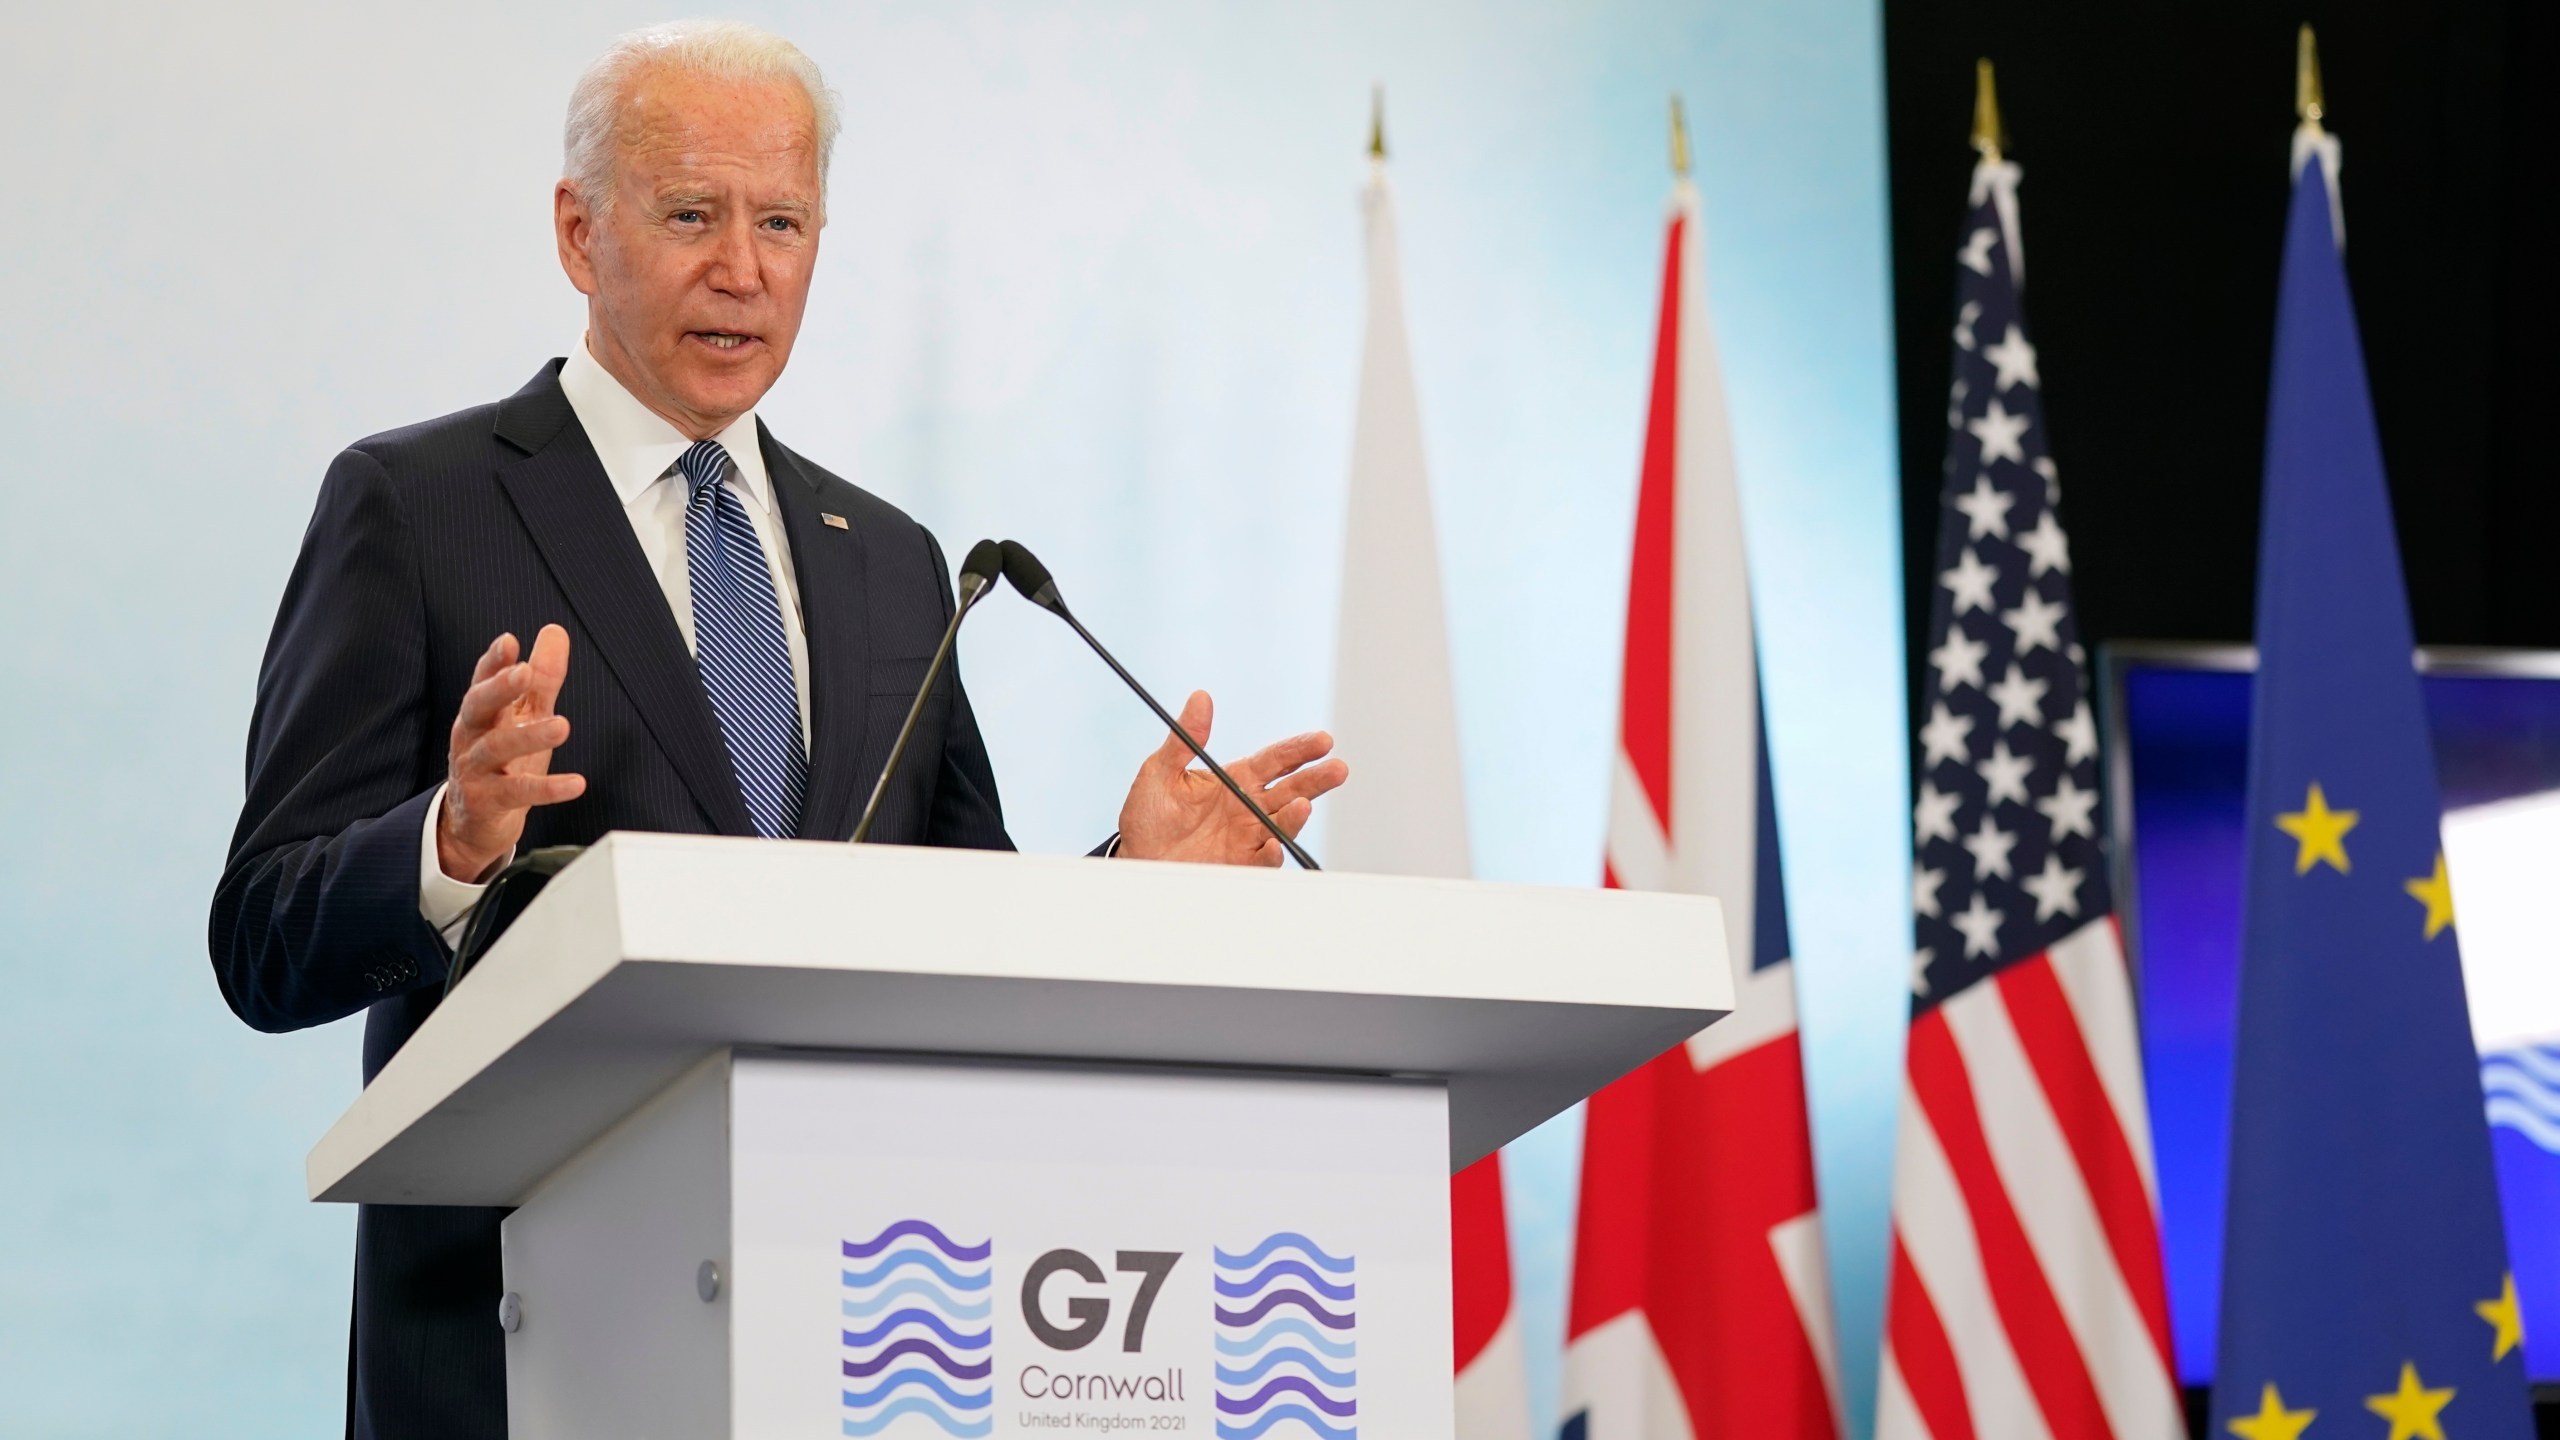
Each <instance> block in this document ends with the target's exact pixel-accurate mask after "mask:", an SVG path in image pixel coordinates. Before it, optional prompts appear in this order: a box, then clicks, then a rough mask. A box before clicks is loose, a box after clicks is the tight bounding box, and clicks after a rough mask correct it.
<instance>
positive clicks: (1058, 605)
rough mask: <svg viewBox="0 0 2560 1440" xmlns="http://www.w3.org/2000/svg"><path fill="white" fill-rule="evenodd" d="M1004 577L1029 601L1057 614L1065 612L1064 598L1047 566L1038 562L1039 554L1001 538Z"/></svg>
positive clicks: (1017, 543) (1016, 542)
mask: <svg viewBox="0 0 2560 1440" xmlns="http://www.w3.org/2000/svg"><path fill="white" fill-rule="evenodd" d="M1004 578H1005V579H1007V580H1010V581H1012V582H1013V588H1014V589H1016V590H1019V591H1021V592H1022V594H1023V597H1024V598H1025V599H1027V600H1029V601H1030V602H1031V603H1032V604H1034V605H1037V606H1039V607H1040V608H1041V609H1043V610H1053V611H1056V612H1057V613H1058V614H1060V615H1064V614H1066V613H1067V602H1066V601H1065V600H1064V599H1061V598H1060V597H1059V595H1058V582H1057V581H1055V580H1052V579H1050V578H1049V567H1048V566H1046V565H1043V564H1041V563H1040V557H1039V556H1037V555H1034V554H1032V553H1031V552H1030V551H1028V550H1026V549H1024V548H1022V545H1021V543H1020V542H1019V541H1014V540H1007V541H1006V542H1004Z"/></svg>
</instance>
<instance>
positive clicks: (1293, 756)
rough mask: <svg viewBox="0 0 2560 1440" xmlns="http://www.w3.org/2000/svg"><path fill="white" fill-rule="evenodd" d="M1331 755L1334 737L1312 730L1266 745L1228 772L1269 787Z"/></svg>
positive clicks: (1246, 780)
mask: <svg viewBox="0 0 2560 1440" xmlns="http://www.w3.org/2000/svg"><path fill="white" fill-rule="evenodd" d="M1332 753H1333V737H1332V736H1331V735H1328V734H1326V733H1325V732H1323V731H1322V730H1310V731H1308V732H1307V733H1306V734H1304V735H1292V736H1290V737H1289V738H1288V739H1286V740H1279V741H1274V742H1273V743H1271V744H1269V745H1265V746H1263V747H1262V748H1261V749H1259V750H1256V751H1254V752H1253V753H1252V754H1250V755H1247V756H1246V757H1244V758H1243V759H1242V760H1239V761H1237V762H1236V763H1235V764H1233V765H1230V766H1228V767H1227V769H1228V770H1230V771H1231V772H1233V773H1234V775H1235V777H1236V778H1237V779H1239V780H1242V781H1244V782H1245V783H1246V784H1248V785H1268V784H1270V783H1271V782H1272V781H1274V780H1276V779H1278V778H1280V777H1281V776H1283V775H1286V774H1288V773H1289V772H1290V771H1292V770H1295V769H1297V768H1298V767H1299V766H1301V765H1305V764H1308V763H1310V762H1312V761H1316V760H1321V759H1323V758H1324V757H1325V756H1327V755H1330V754H1332ZM1336 783H1339V782H1336ZM1325 788H1326V789H1328V790H1329V789H1331V788H1333V787H1332V786H1326V787H1325ZM1318 793H1322V792H1318Z"/></svg>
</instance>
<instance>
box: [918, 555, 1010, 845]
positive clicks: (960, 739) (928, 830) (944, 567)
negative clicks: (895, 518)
mask: <svg viewBox="0 0 2560 1440" xmlns="http://www.w3.org/2000/svg"><path fill="white" fill-rule="evenodd" d="M924 543H925V545H926V546H927V547H928V548H929V549H931V550H932V552H933V580H934V585H935V587H936V588H937V589H938V590H940V592H941V594H942V596H943V602H942V618H943V620H944V622H945V623H948V622H949V621H950V619H951V605H952V601H951V598H950V597H951V567H950V566H949V565H948V564H946V563H945V562H944V560H943V558H942V546H941V545H940V544H938V543H937V542H936V541H935V540H934V538H933V534H932V532H931V531H927V532H926V533H925V537H924ZM943 683H945V684H947V685H949V686H950V687H951V723H950V724H949V725H947V726H946V727H944V729H943V740H942V766H941V773H940V774H939V775H937V776H936V777H935V779H934V785H933V813H932V815H931V817H930V818H929V819H928V820H927V821H926V822H925V843H926V844H928V845H949V846H953V847H955V848H958V849H964V850H1010V849H1012V848H1013V837H1012V836H1010V835H1007V834H1006V833H1005V829H1004V805H1003V802H1002V801H1000V800H998V799H997V798H996V772H995V766H994V764H993V763H992V762H991V761H989V760H988V759H987V742H986V739H985V737H983V736H981V735H980V734H979V733H978V717H977V714H976V713H975V712H974V711H972V710H970V708H969V691H968V688H967V687H966V686H963V685H962V684H961V683H960V652H959V649H958V648H957V646H955V647H954V648H953V650H952V652H951V669H950V673H949V674H948V676H946V677H945V680H944V682H943Z"/></svg>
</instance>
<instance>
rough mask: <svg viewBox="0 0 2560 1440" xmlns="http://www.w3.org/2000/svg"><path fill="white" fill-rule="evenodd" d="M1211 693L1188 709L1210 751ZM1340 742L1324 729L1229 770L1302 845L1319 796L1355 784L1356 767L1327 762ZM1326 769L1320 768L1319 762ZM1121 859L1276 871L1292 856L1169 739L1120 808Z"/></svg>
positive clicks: (1186, 722)
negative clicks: (1270, 867)
mask: <svg viewBox="0 0 2560 1440" xmlns="http://www.w3.org/2000/svg"><path fill="white" fill-rule="evenodd" d="M1209 718H1210V703H1209V692H1207V691H1205V690H1194V691H1192V692H1191V698H1190V699H1189V700H1188V701H1185V702H1184V703H1183V706H1182V715H1181V720H1182V728H1183V729H1185V730H1187V731H1189V732H1190V733H1191V738H1192V739H1194V740H1197V741H1199V742H1200V744H1201V745H1202V746H1203V747H1206V746H1207V745H1208V743H1209ZM1332 753H1333V737H1332V736H1330V735H1327V734H1325V733H1324V732H1323V731H1321V730H1315V731H1310V732H1308V733H1307V734H1304V735H1294V736H1291V737H1290V738H1289V739H1286V740H1282V741H1279V742H1278V743H1276V744H1271V745H1266V746H1264V747H1263V748H1261V749H1260V750H1257V751H1255V752H1254V753H1252V754H1251V755H1248V756H1246V757H1245V758H1243V759H1242V760H1238V761H1236V762H1235V763H1234V764H1232V765H1229V766H1228V767H1227V773H1229V774H1231V775H1233V776H1235V777H1236V783H1237V784H1239V785H1242V786H1243V787H1244V790H1245V793H1246V794H1248V795H1251V796H1252V797H1253V798H1254V799H1255V800H1256V801H1258V802H1260V804H1261V805H1262V808H1263V809H1265V810H1267V811H1269V812H1271V818H1272V819H1273V820H1274V821H1276V822H1277V823H1278V824H1279V826H1280V828H1281V829H1282V830H1284V831H1286V832H1288V835H1289V838H1290V839H1292V840H1294V839H1296V838H1298V832H1299V831H1300V830H1303V829H1305V828H1306V824H1307V818H1308V817H1309V816H1311V815H1313V814H1314V813H1315V801H1316V797H1317V796H1319V795H1322V794H1324V793H1325V792H1326V791H1328V790H1331V789H1333V788H1335V787H1336V786H1338V785H1340V784H1341V783H1342V782H1343V781H1345V780H1347V779H1349V778H1350V777H1351V767H1350V766H1348V765H1345V764H1344V763H1342V762H1341V761H1339V760H1327V759H1325V757H1326V756H1328V755H1330V754H1332ZM1319 762H1321V763H1319ZM1120 853H1121V854H1122V855H1123V856H1126V857H1128V858H1131V859H1137V860H1192V861H1198V862H1200V863H1202V864H1209V865H1277V864H1279V863H1280V861H1281V859H1282V857H1283V856H1284V855H1286V853H1287V852H1286V851H1284V850H1282V849H1281V848H1280V842H1279V841H1277V840H1274V839H1272V838H1271V832H1270V831H1268V830H1265V829H1263V828H1262V822H1261V821H1259V820H1256V819H1254V818H1253V816H1252V815H1251V814H1249V813H1247V812H1246V810H1245V808H1244V807H1243V806H1241V805H1239V804H1237V803H1236V797H1235V796H1233V795H1230V794H1228V793H1227V787H1226V786H1224V785H1221V784H1219V783H1218V777H1217V776H1215V775H1212V774H1210V773H1209V772H1208V771H1206V770H1195V769H1193V768H1191V750H1190V747H1188V746H1186V745H1184V744H1183V743H1182V740H1181V738H1180V737H1179V736H1175V735H1167V736H1165V737H1164V744H1163V745H1161V746H1159V747H1157V749H1156V752H1155V753H1154V754H1153V755H1150V756H1148V757H1147V761H1146V763H1145V764H1143V765H1141V766H1139V767H1138V778H1137V779H1136V780H1134V781H1132V782H1130V785H1129V798H1128V800H1127V801H1125V802H1124V803H1123V804H1122V805H1121V806H1120Z"/></svg>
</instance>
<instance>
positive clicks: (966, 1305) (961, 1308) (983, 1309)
mask: <svg viewBox="0 0 2560 1440" xmlns="http://www.w3.org/2000/svg"><path fill="white" fill-rule="evenodd" d="M910 1295H922V1296H924V1297H926V1298H927V1299H928V1300H929V1301H931V1302H932V1304H933V1307H934V1308H935V1309H937V1310H939V1311H941V1312H942V1313H943V1314H945V1315H949V1316H951V1317H952V1318H954V1319H958V1320H984V1319H986V1318H987V1317H988V1316H989V1315H992V1314H994V1313H995V1308H996V1307H995V1302H994V1301H992V1300H987V1299H978V1300H963V1299H961V1298H960V1297H959V1296H957V1295H954V1294H952V1293H951V1292H950V1291H948V1290H945V1289H943V1288H942V1287H941V1286H939V1285H936V1284H934V1283H933V1282H932V1281H930V1280H928V1279H926V1278H925V1277H923V1276H921V1275H915V1276H910V1277H908V1278H907V1279H904V1280H901V1281H899V1282H898V1283H897V1284H895V1285H892V1286H890V1287H889V1288H888V1289H886V1290H883V1291H881V1292H880V1293H879V1294H877V1295H874V1296H872V1297H871V1298H870V1299H868V1300H847V1301H846V1302H844V1313H845V1317H846V1318H847V1319H851V1320H860V1319H862V1318H863V1317H865V1316H868V1315H877V1314H879V1313H880V1312H881V1311H883V1310H886V1309H888V1308H889V1307H890V1306H892V1305H895V1304H897V1303H898V1302H899V1301H901V1300H904V1299H905V1298H907V1297H908V1296H910Z"/></svg>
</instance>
